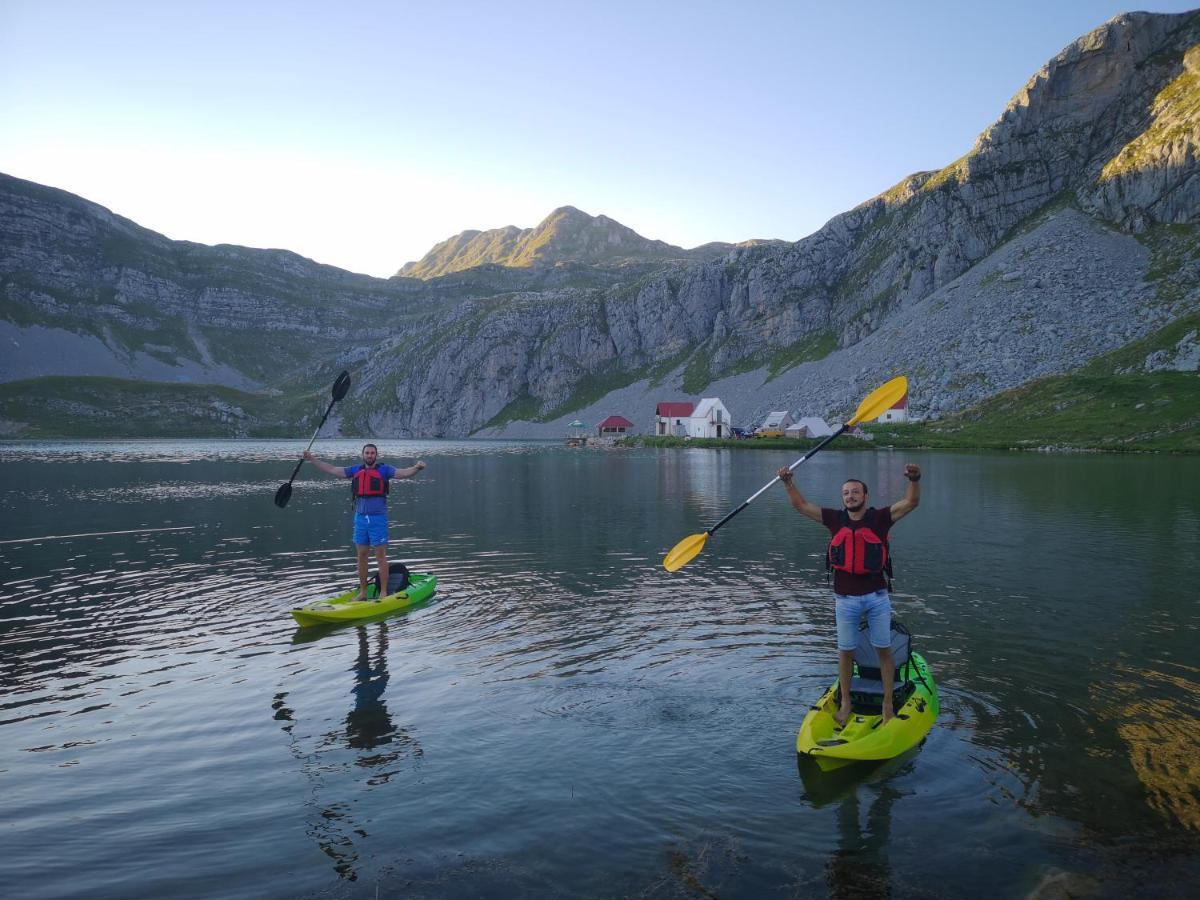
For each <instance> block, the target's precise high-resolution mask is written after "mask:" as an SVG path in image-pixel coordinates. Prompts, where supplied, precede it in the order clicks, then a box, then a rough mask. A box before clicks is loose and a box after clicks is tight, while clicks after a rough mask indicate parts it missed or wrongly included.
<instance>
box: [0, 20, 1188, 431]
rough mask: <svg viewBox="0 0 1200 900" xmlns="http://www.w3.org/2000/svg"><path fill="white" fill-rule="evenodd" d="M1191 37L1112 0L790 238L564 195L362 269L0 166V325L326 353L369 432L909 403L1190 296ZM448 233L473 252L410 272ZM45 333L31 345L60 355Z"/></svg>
mask: <svg viewBox="0 0 1200 900" xmlns="http://www.w3.org/2000/svg"><path fill="white" fill-rule="evenodd" d="M1198 45H1200V14H1198V13H1189V14H1183V15H1150V14H1144V13H1134V14H1128V15H1123V16H1119V17H1117V18H1115V19H1113V20H1112V21H1110V22H1108V23H1106V24H1105V25H1103V26H1101V27H1100V28H1098V29H1096V30H1095V31H1093V32H1092V33H1090V34H1088V35H1086V36H1084V37H1083V38H1081V39H1080V40H1078V41H1076V42H1075V43H1073V44H1072V45H1071V46H1070V47H1068V48H1066V49H1065V50H1064V51H1063V52H1062V53H1060V54H1059V55H1058V56H1056V57H1055V58H1054V59H1053V60H1051V61H1050V62H1049V63H1047V65H1046V66H1045V67H1044V68H1043V69H1042V70H1041V71H1039V72H1038V73H1037V74H1036V75H1034V77H1033V78H1032V79H1030V81H1029V82H1028V84H1026V85H1025V87H1024V88H1023V89H1022V90H1021V91H1019V92H1018V93H1017V95H1016V96H1015V97H1014V98H1013V100H1012V101H1011V102H1010V104H1009V105H1008V107H1007V108H1006V109H1005V110H1004V112H1003V113H1002V114H1001V116H1000V118H999V119H998V120H997V121H996V123H995V124H994V125H992V126H991V127H990V128H988V129H987V130H986V131H985V132H984V133H983V134H982V135H981V136H980V137H979V139H978V141H977V142H976V144H975V146H974V147H972V148H971V150H970V152H968V153H967V154H966V155H965V156H964V157H962V158H961V159H959V160H958V161H956V162H955V163H953V164H951V165H950V166H947V167H945V168H944V169H941V170H939V171H932V172H922V173H917V174H915V175H912V176H910V177H908V178H906V179H904V180H903V181H902V182H901V183H900V184H898V185H896V186H895V187H893V188H892V189H890V190H888V191H886V192H884V193H883V194H881V195H880V196H878V197H875V198H873V199H872V200H869V201H867V202H865V203H863V204H861V205H860V206H858V207H856V208H855V209H852V210H850V211H848V212H846V213H844V214H842V215H840V216H837V217H835V218H834V219H832V220H831V221H830V222H829V223H827V224H826V225H825V226H824V227H823V228H822V229H820V230H819V231H818V232H816V233H815V234H813V235H811V236H810V237H808V238H806V239H804V240H802V241H799V242H797V243H783V242H771V243H754V244H747V245H739V246H737V247H734V248H728V249H726V248H721V254H720V256H719V257H718V258H716V259H709V260H707V261H705V260H700V261H697V260H695V259H691V258H687V257H686V256H683V257H681V256H680V255H679V254H678V253H677V251H678V248H669V247H668V245H664V244H661V243H660V242H647V241H646V240H645V239H644V238H641V237H640V236H637V235H636V234H635V233H633V232H631V231H629V230H628V229H621V227H620V226H617V225H616V223H612V222H611V220H603V221H601V219H602V218H603V217H599V218H597V219H593V218H592V217H590V216H586V215H585V214H583V213H579V212H578V211H577V210H572V209H570V208H564V209H563V210H559V211H556V213H555V214H554V215H552V216H551V217H550V219H548V220H547V222H546V223H543V225H542V226H539V229H533V230H531V231H530V232H520V231H517V230H515V229H512V230H503V231H501V232H499V233H486V232H485V233H482V234H478V233H477V234H472V233H464V235H460V236H459V238H457V239H452V241H451V242H447V244H446V245H441V246H440V247H439V248H435V250H434V251H432V252H431V254H429V255H428V256H427V257H426V258H425V260H423V261H422V264H425V268H422V269H420V271H421V273H422V274H423V275H424V276H425V278H424V279H422V280H418V279H416V278H393V279H389V280H387V281H381V280H376V279H369V278H365V277H363V276H356V275H352V274H350V273H346V272H339V271H338V270H333V269H329V268H328V267H322V266H317V265H316V264H314V263H311V262H310V261H307V260H303V259H301V258H299V257H296V256H294V255H292V254H286V253H282V252H278V251H249V250H244V249H239V248H231V247H216V248H207V247H198V246H196V245H190V244H182V243H176V242H170V241H166V240H165V239H164V238H161V236H158V235H154V234H152V233H150V232H146V231H144V230H142V229H138V228H137V226H135V225H133V223H129V222H126V221H125V220H121V219H119V217H116V216H113V215H112V214H111V213H108V212H107V211H106V210H101V209H100V208H99V207H94V206H92V205H91V204H87V203H86V202H85V201H81V200H79V199H78V198H71V197H70V196H69V195H63V194H61V192H53V191H48V189H43V188H37V187H36V186H31V185H28V184H27V183H19V182H16V181H15V180H13V179H5V180H3V181H2V182H0V213H2V216H3V217H2V218H0V223H2V225H0V279H3V280H2V281H0V297H2V298H3V305H2V306H0V312H2V315H0V320H3V321H0V326H2V327H4V328H7V329H9V332H7V333H6V336H12V335H15V339H17V340H22V341H30V340H35V339H39V338H37V337H36V335H40V334H41V333H40V332H38V331H37V329H47V330H50V331H52V332H53V335H52V336H53V338H54V340H60V339H61V340H64V341H65V340H68V338H67V337H65V336H66V335H68V334H69V335H73V337H71V338H70V340H77V339H79V340H89V341H92V342H93V343H92V344H89V347H91V348H92V349H96V347H95V342H99V344H100V345H101V346H103V347H104V348H107V352H108V353H109V355H110V357H111V358H112V359H115V360H118V361H119V362H120V363H121V364H122V365H125V366H126V367H127V369H128V371H130V372H131V373H132V374H134V375H135V377H148V378H156V379H160V380H167V379H166V378H164V376H163V375H162V374H161V370H159V369H153V370H152V369H151V368H149V367H150V365H151V362H150V361H152V360H157V361H158V362H159V363H162V364H164V365H172V366H174V367H175V368H174V369H173V370H172V371H174V372H176V374H180V373H183V374H182V375H181V376H180V377H188V378H195V379H199V378H201V377H205V378H209V379H210V380H213V381H218V382H220V383H222V384H229V385H233V386H241V387H247V386H256V385H265V386H268V387H273V388H275V389H278V390H284V391H289V390H299V389H301V388H303V389H306V390H310V389H312V386H313V385H314V384H316V383H317V382H318V381H319V379H321V378H324V377H326V376H327V373H328V371H331V370H333V369H335V368H337V367H339V366H342V365H348V366H350V367H351V368H352V369H353V370H354V372H355V378H356V381H355V384H356V387H355V391H354V392H353V395H352V399H351V400H349V401H347V402H346V403H345V404H344V406H345V409H344V411H343V414H344V416H345V417H346V420H345V422H344V427H345V428H347V429H352V430H357V431H363V432H365V431H369V432H371V433H374V434H378V435H381V436H388V435H395V436H405V435H424V436H460V435H467V434H471V433H476V434H488V435H496V434H505V433H507V434H530V433H537V432H538V431H539V430H541V431H542V432H543V433H547V434H558V433H560V432H561V427H560V426H561V422H562V421H563V420H565V419H566V418H568V417H569V418H574V417H575V416H577V415H582V416H583V417H584V418H585V419H586V418H589V417H591V416H593V415H595V416H600V415H601V414H607V413H609V412H619V413H622V414H624V415H626V416H627V417H629V418H631V419H633V420H634V421H635V422H637V423H638V424H639V425H644V424H645V422H646V420H647V419H648V417H649V413H650V411H651V410H652V409H653V404H654V401H655V400H656V399H664V398H665V399H675V398H677V397H678V396H680V395H692V396H695V395H697V394H700V393H706V394H714V393H718V394H720V395H721V396H722V397H723V398H725V400H726V403H727V405H728V406H729V407H730V408H731V410H732V411H733V413H734V415H735V418H736V420H737V421H738V422H739V423H752V422H754V421H755V419H757V418H758V417H759V416H760V414H762V413H765V411H766V410H768V409H772V408H774V409H784V408H789V409H793V410H795V411H798V412H801V413H803V414H823V415H830V416H835V417H836V416H838V415H844V413H845V411H846V410H848V409H852V408H853V406H854V403H855V402H856V400H857V399H858V398H860V397H861V396H862V394H863V392H864V391H865V390H866V389H869V388H870V387H872V386H874V384H876V383H879V382H881V381H883V380H886V378H888V377H891V376H892V375H894V374H896V373H898V372H904V373H906V374H908V375H909V376H910V379H911V382H912V397H911V401H912V406H913V408H914V409H915V410H916V411H917V412H919V413H922V414H926V415H935V416H936V415H940V414H942V413H947V412H952V411H955V410H960V409H963V408H964V407H967V406H970V405H972V404H975V403H977V402H979V401H980V400H982V399H983V398H986V397H988V396H991V395H992V394H995V393H997V392H999V391H1002V390H1005V389H1007V388H1010V387H1014V386H1017V385H1020V384H1023V383H1025V382H1026V381H1028V380H1029V379H1031V378H1034V377H1038V376H1040V375H1050V374H1055V373H1063V372H1071V371H1074V370H1076V369H1078V368H1080V367H1082V366H1084V365H1086V364H1087V363H1088V362H1089V361H1090V360H1092V359H1094V358H1096V357H1097V356H1099V355H1101V354H1104V353H1108V352H1110V351H1113V350H1116V349H1117V348H1120V347H1123V346H1126V345H1129V344H1130V343H1131V342H1134V341H1139V340H1143V339H1146V338H1147V337H1148V336H1150V337H1152V336H1153V335H1154V333H1155V332H1156V331H1157V330H1159V329H1164V328H1167V326H1171V325H1173V324H1175V325H1178V323H1180V322H1186V321H1187V320H1188V318H1189V317H1191V316H1195V315H1197V311H1198V310H1200V293H1198V290H1200V287H1198V286H1200V240H1198V238H1197V234H1198V229H1200V202H1197V201H1198V200H1200V198H1198V197H1197V191H1198V190H1200V178H1197V175H1198V169H1197V160H1196V156H1197V154H1196V146H1197V141H1198V140H1200V87H1198V85H1200V78H1198V75H1197V68H1198V67H1197V59H1198V54H1200V49H1198ZM547 223H550V224H549V225H547ZM596 223H599V225H597V224H596ZM489 234H490V235H491V236H490V237H486V239H485V236H487V235H489ZM538 235H540V236H538ZM612 235H616V237H615V238H614V237H612ZM631 236H632V237H631ZM635 238H636V240H634V239H635ZM614 247H615V248H617V249H616V250H615V251H613V252H612V254H611V255H606V254H607V253H609V250H610V249H611V248H614ZM664 248H665V249H664ZM711 249H713V248H709V250H711ZM652 250H662V251H663V255H662V256H658V257H655V256H654V255H653V253H652V252H651V251H652ZM627 253H628V255H626V254H627ZM539 254H541V255H540V256H539ZM468 259H475V260H476V261H486V263H487V264H485V265H480V266H476V267H472V268H468V269H463V270H461V271H455V272H452V273H451V274H447V275H441V276H437V277H435V273H436V272H439V271H449V269H450V268H452V267H453V266H455V265H458V264H460V263H462V262H464V261H465V260H468ZM538 260H541V261H542V262H540V263H539V262H538ZM551 262H553V263H554V264H550V263H551ZM418 265H421V264H418ZM406 270H407V271H409V272H416V271H418V270H417V269H416V268H408V267H406ZM368 323H369V324H368ZM1164 333H1166V332H1164ZM1170 333H1172V334H1174V331H1172V332H1170ZM1193 337H1194V335H1193ZM1193 343H1194V341H1193ZM1150 345H1153V341H1152V340H1151V341H1150V344H1148V345H1147V346H1150ZM72 346H75V345H72ZM80 346H81V345H80ZM1138 346H1142V345H1140V344H1139V345H1138ZM1153 352H1154V353H1155V354H1160V355H1161V356H1162V359H1160V360H1159V362H1160V363H1161V364H1163V365H1166V366H1168V367H1172V366H1183V367H1185V368H1186V366H1187V360H1188V359H1190V358H1191V357H1190V356H1189V355H1188V354H1189V351H1188V349H1187V348H1186V347H1184V348H1182V349H1181V348H1176V347H1174V346H1171V347H1167V346H1161V347H1160V346H1157V345H1154V350H1153ZM71 356H72V357H73V361H70V362H68V361H63V362H61V363H59V364H60V365H62V366H68V365H76V364H78V361H79V360H81V359H83V358H84V354H83V353H82V352H79V353H76V352H75V350H72V351H71ZM1181 361H1182V362H1181ZM185 362H186V363H187V364H188V365H190V366H192V367H193V368H190V369H187V370H186V373H184V369H185V368H186V367H185V366H184V363H185ZM22 365H24V366H25V367H26V368H28V366H29V365H30V364H29V363H28V362H24V363H20V364H14V363H9V364H8V369H7V370H5V372H2V373H0V374H2V375H4V377H7V378H13V377H18V376H19V375H21V374H26V375H27V374H30V373H29V372H25V373H22V372H20V371H19V369H20V367H21V366H22ZM139 366H140V367H142V368H139ZM1191 368H1192V370H1194V368H1195V366H1194V365H1192V367H1191ZM38 371H39V372H42V371H46V370H38ZM97 374H109V373H97ZM239 379H240V381H239ZM172 380H178V378H175V379H172Z"/></svg>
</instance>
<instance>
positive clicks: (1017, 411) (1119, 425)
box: [866, 372, 1200, 453]
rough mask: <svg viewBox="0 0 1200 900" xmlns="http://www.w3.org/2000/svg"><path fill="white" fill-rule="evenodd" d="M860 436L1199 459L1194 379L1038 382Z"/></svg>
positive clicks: (1165, 375) (936, 444)
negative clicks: (940, 414)
mask: <svg viewBox="0 0 1200 900" xmlns="http://www.w3.org/2000/svg"><path fill="white" fill-rule="evenodd" d="M866 430H868V431H869V432H871V433H872V434H874V435H875V439H876V443H882V444H890V445H892V446H896V447H930V448H948V449H949V448H954V449H972V450H973V449H987V450H1004V449H1033V448H1041V447H1052V448H1064V449H1066V448H1072V449H1084V450H1107V451H1168V452H1176V453H1200V376H1197V375H1195V374H1192V373H1186V372H1161V373H1156V374H1152V375H1080V374H1073V375H1063V376H1058V377H1054V378H1044V379H1041V380H1039V381H1035V382H1031V383H1030V384H1027V385H1023V386H1022V387H1019V388H1015V389H1013V390H1011V391H1005V392H1004V393H1002V394H998V395H997V396H995V397H992V398H990V399H988V400H986V401H985V402H983V403H981V404H979V405H978V406H976V407H973V408H972V409H969V410H966V411H964V412H962V413H959V414H957V415H954V416H950V417H947V418H945V419H942V420H940V421H937V422H923V423H916V424H903V425H898V424H887V425H870V426H866Z"/></svg>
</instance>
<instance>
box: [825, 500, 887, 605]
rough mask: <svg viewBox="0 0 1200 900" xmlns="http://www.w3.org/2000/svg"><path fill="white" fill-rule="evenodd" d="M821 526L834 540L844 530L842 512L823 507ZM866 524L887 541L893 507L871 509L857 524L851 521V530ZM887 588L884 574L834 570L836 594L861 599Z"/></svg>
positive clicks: (834, 590) (834, 589)
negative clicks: (863, 573) (856, 573)
mask: <svg viewBox="0 0 1200 900" xmlns="http://www.w3.org/2000/svg"><path fill="white" fill-rule="evenodd" d="M821 524H822V525H824V526H825V527H826V528H828V529H829V536H830V538H832V537H833V536H834V535H835V534H837V533H838V532H839V531H841V530H842V525H843V524H844V523H843V522H842V510H840V509H830V508H829V507H827V506H822V507H821ZM866 524H870V526H871V529H872V530H873V531H874V532H875V533H876V534H877V535H879V537H880V538H881V539H883V540H885V541H886V540H887V536H888V532H889V531H891V530H892V509H891V507H889V506H885V507H884V508H883V509H870V510H868V511H867V514H866V515H865V516H863V517H862V518H861V519H859V520H858V521H857V522H855V521H854V520H853V519H851V520H850V527H851V528H860V527H861V526H863V525H866ZM886 587H887V579H886V578H884V577H883V573H882V572H880V573H877V574H875V575H852V574H851V573H850V572H841V571H839V570H837V569H834V570H833V592H834V593H835V594H842V595H845V596H848V597H861V596H862V595H863V594H873V593H875V592H876V591H881V590H884V589H885V588H886Z"/></svg>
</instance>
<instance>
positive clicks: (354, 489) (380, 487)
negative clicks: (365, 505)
mask: <svg viewBox="0 0 1200 900" xmlns="http://www.w3.org/2000/svg"><path fill="white" fill-rule="evenodd" d="M387 493H388V480H387V479H386V478H384V477H383V476H382V475H381V474H379V470H378V469H376V468H370V469H368V468H366V467H365V466H364V467H363V468H361V469H359V470H358V471H357V472H355V473H354V474H353V475H351V476H350V494H351V496H353V497H354V499H356V500H357V499H358V498H359V497H386V496H387Z"/></svg>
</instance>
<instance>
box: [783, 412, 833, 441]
mask: <svg viewBox="0 0 1200 900" xmlns="http://www.w3.org/2000/svg"><path fill="white" fill-rule="evenodd" d="M784 433H785V434H786V435H787V436H788V437H790V438H805V437H810V438H814V437H829V435H831V434H833V429H832V428H830V427H829V426H828V425H827V424H826V423H825V420H824V419H822V418H821V417H820V416H803V417H801V419H800V421H798V422H795V423H793V424H791V425H789V426H788V427H787V430H786V431H785V432H784Z"/></svg>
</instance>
